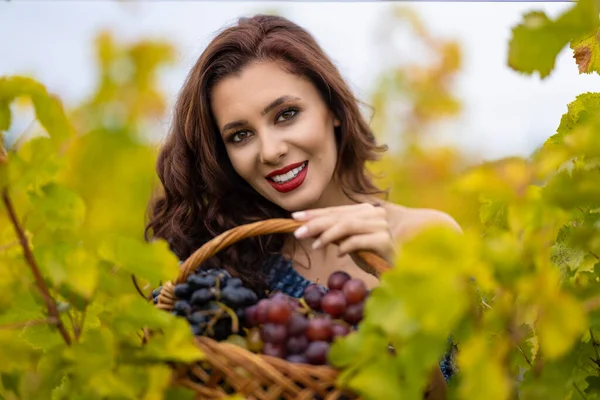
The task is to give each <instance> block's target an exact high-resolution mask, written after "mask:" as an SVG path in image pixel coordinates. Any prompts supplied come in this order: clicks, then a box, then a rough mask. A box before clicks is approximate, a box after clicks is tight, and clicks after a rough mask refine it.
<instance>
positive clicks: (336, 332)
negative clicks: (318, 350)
mask: <svg viewBox="0 0 600 400" xmlns="http://www.w3.org/2000/svg"><path fill="white" fill-rule="evenodd" d="M348 333H350V327H348V325H346V324H344V323H343V322H337V321H334V322H333V323H332V324H331V334H332V336H333V337H332V339H333V340H335V339H337V338H339V337H343V336H346V335H347V334H348Z"/></svg>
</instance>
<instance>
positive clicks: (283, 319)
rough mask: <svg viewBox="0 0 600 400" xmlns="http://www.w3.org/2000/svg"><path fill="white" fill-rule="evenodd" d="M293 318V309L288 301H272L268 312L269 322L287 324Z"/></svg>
mask: <svg viewBox="0 0 600 400" xmlns="http://www.w3.org/2000/svg"><path fill="white" fill-rule="evenodd" d="M291 316H292V307H291V306H290V305H289V303H288V302H287V300H272V301H271V304H270V306H269V309H268V311H267V319H268V320H269V322H274V323H279V324H287V323H288V321H289V320H290V318H291Z"/></svg>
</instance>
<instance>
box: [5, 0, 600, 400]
mask: <svg viewBox="0 0 600 400" xmlns="http://www.w3.org/2000/svg"><path fill="white" fill-rule="evenodd" d="M407 15H409V14H399V16H400V17H402V18H406V16H407ZM599 15H600V3H599V2H598V1H597V0H580V1H578V2H576V3H573V4H572V5H571V6H570V7H569V9H568V10H567V11H566V12H565V13H563V14H562V15H560V16H558V17H556V18H555V19H551V18H549V17H547V16H546V15H545V14H544V13H542V12H531V13H528V14H526V15H525V16H524V17H523V20H522V21H521V22H520V23H519V24H518V25H517V26H515V27H514V29H513V30H512V37H511V39H510V43H509V52H508V65H509V66H510V67H511V68H513V69H514V70H516V71H519V72H521V73H525V74H532V73H538V74H539V75H540V76H541V77H545V76H548V75H549V74H551V72H552V69H553V67H554V62H555V59H556V57H557V55H558V54H559V52H560V51H561V50H563V49H564V48H565V47H569V48H570V50H569V51H572V52H573V56H574V59H575V62H574V64H573V67H574V71H575V73H577V70H578V71H579V73H595V74H599V73H600V61H599V60H600V44H599V38H600V31H599V28H600V19H599ZM408 18H413V20H412V21H413V23H414V21H416V20H415V19H414V17H410V15H409V17H408ZM417 26H418V25H417ZM420 32H421V34H423V35H424V33H423V31H420ZM429 43H435V40H431V41H430V42H429ZM96 50H97V57H98V60H99V77H98V87H97V90H96V91H95V93H94V94H93V95H92V96H91V97H90V98H89V99H86V100H85V101H84V102H82V104H80V105H79V106H78V107H77V108H75V109H73V110H66V109H65V108H64V107H63V105H62V103H61V101H60V99H59V98H58V97H57V96H56V95H55V94H52V93H48V91H47V90H46V88H45V87H44V86H43V85H42V84H41V83H39V82H37V81H36V80H34V79H32V78H28V77H22V76H6V77H0V134H2V133H4V137H5V140H3V141H2V142H0V143H1V144H2V145H1V146H0V190H1V196H2V201H1V202H0V378H1V379H0V399H7V400H9V399H10V400H12V399H53V400H61V399H65V400H66V399H69V400H77V399H85V400H94V399H146V400H155V399H191V398H193V393H192V392H191V391H189V390H187V389H184V388H182V387H178V386H176V385H172V383H171V369H170V367H169V364H170V363H171V362H183V363H188V362H194V361H197V360H201V359H202V358H203V354H202V352H201V351H200V350H198V349H197V348H196V347H195V346H194V344H193V338H192V334H191V331H190V329H189V327H188V326H187V323H186V322H185V321H184V320H182V319H179V318H176V317H175V316H173V315H171V314H169V313H165V312H163V311H160V310H158V309H155V308H154V307H153V305H152V304H151V303H150V302H149V301H147V300H146V299H144V298H143V297H142V296H141V295H140V293H139V292H142V294H144V295H146V296H147V295H148V294H149V293H150V290H151V288H152V287H155V286H157V285H158V284H159V283H160V282H165V281H167V280H171V279H173V278H174V277H175V276H176V275H177V272H178V260H177V259H176V257H175V256H174V255H173V254H172V253H171V252H170V251H169V248H168V246H167V244H166V243H165V242H164V241H155V242H152V243H147V242H145V241H144V240H143V227H144V214H145V211H146V205H147V202H148V199H149V197H150V195H151V193H152V191H153V189H154V188H155V187H156V185H157V180H156V177H155V172H154V161H155V159H156V150H157V147H156V145H155V144H153V143H152V142H151V141H150V140H148V132H147V130H148V129H150V128H149V127H150V126H152V124H153V123H155V121H156V120H157V119H161V118H163V116H164V115H163V114H164V113H165V107H166V104H165V102H164V100H163V97H162V94H161V93H160V91H159V90H158V89H156V88H157V79H158V75H159V73H160V71H161V69H162V68H165V67H168V66H169V64H170V63H172V62H173V61H174V59H175V51H174V48H173V47H172V46H170V45H169V44H168V43H162V42H155V41H153V42H150V41H142V42H139V43H133V44H129V45H122V44H119V43H118V42H116V41H115V40H114V39H113V38H112V37H111V35H110V34H108V33H104V34H102V35H100V36H99V37H98V40H97V43H96ZM437 51H438V52H439V54H441V55H442V58H441V59H442V61H441V62H440V64H438V65H437V66H436V65H434V66H432V67H431V69H428V70H425V71H426V72H423V74H422V75H418V74H416V75H415V74H413V75H410V74H408V75H407V74H406V73H405V72H406V71H404V72H403V73H401V74H399V75H397V76H396V78H393V79H398V80H401V79H405V78H406V79H407V80H405V81H403V82H404V86H401V90H408V92H406V93H409V94H410V98H411V99H412V100H411V101H412V102H413V104H414V109H413V113H412V115H413V117H414V121H417V123H416V124H415V125H413V126H412V127H411V132H417V131H418V130H419V129H420V128H419V127H422V126H423V124H426V123H427V121H430V120H432V119H435V118H437V117H436V116H438V115H454V114H455V113H456V112H458V110H459V109H460V104H459V102H458V100H456V99H454V98H453V97H452V94H451V92H450V91H449V89H447V87H446V86H445V82H447V80H448V79H450V78H449V77H450V76H451V75H452V74H454V73H455V72H456V71H457V70H458V69H459V66H460V56H459V48H458V47H457V45H455V44H447V45H440V47H438V48H437ZM390 76H394V75H390ZM407 77H408V78H407ZM424 77H426V79H425V78H424ZM427 77H429V78H427ZM431 77H437V79H438V80H437V81H432V80H431V79H430V78H431ZM432 82H437V83H432ZM428 84H431V85H432V86H428ZM407 88H408V89H407ZM436 90H437V91H440V92H439V93H443V96H442V97H439V96H435V95H432V93H436ZM379 94H380V97H379V98H377V97H376V96H375V97H374V100H375V101H374V103H375V104H376V105H377V104H383V103H385V99H386V97H385V96H386V94H382V92H380V93H379ZM432 96H433V98H437V99H439V102H437V103H435V104H434V105H435V107H433V109H431V108H428V105H429V104H431V98H432ZM378 101H379V103H378ZM23 108H31V109H32V110H33V112H34V114H35V122H34V123H33V124H32V126H31V127H30V129H28V131H27V132H25V133H24V134H23V135H21V136H20V137H18V138H17V139H16V140H13V141H11V142H9V141H8V140H6V133H7V132H9V131H10V129H11V126H13V125H14V123H13V122H14V121H13V120H14V119H15V116H16V115H18V114H19V113H20V110H21V109H23ZM390 112H391V111H390ZM419 121H421V122H419ZM548 136H549V137H548V140H547V141H546V142H545V143H544V144H543V146H541V147H540V148H539V149H538V150H537V151H536V152H535V153H534V154H532V156H531V157H528V158H520V157H511V158H507V159H502V160H498V161H495V162H489V163H483V164H479V165H473V166H470V167H468V168H464V165H462V160H461V159H460V158H459V157H458V156H457V155H456V154H457V153H453V152H451V151H446V150H444V151H439V152H432V153H428V152H427V151H428V150H426V148H425V147H424V146H422V143H421V142H419V140H418V138H417V139H415V140H413V141H412V144H411V145H410V146H406V147H405V148H404V149H403V150H401V152H400V153H395V154H392V155H390V157H389V158H388V159H387V161H386V160H384V163H383V165H385V171H386V173H387V178H386V179H387V182H389V184H390V186H391V188H392V189H393V190H392V194H393V196H397V200H398V201H400V202H401V201H402V200H401V199H402V196H403V193H411V190H412V189H413V188H414V189H415V191H417V192H418V191H421V192H422V193H429V196H428V197H427V200H428V201H432V200H433V198H434V193H435V191H433V189H431V188H429V189H426V188H425V187H424V186H423V185H422V184H421V182H419V179H407V178H406V176H407V175H409V174H411V173H415V174H417V173H422V174H424V176H425V177H426V178H427V177H429V178H430V179H432V180H433V181H432V182H437V184H439V185H443V190H441V191H440V192H438V193H439V195H438V198H437V201H438V202H439V203H440V204H439V207H437V208H442V206H443V205H444V204H446V201H449V203H448V204H451V206H450V207H451V208H456V209H459V208H460V202H459V201H458V199H460V198H461V197H460V196H463V197H462V198H464V199H468V201H466V202H465V203H464V204H463V207H468V208H469V210H467V211H465V214H464V216H465V221H467V223H464V224H463V227H464V234H457V233H455V232H453V231H447V230H444V229H442V228H433V227H432V228H431V229H427V230H424V231H423V232H422V233H421V234H419V235H418V236H416V237H414V238H412V239H410V240H409V241H408V242H407V243H405V244H403V246H402V251H401V252H400V253H399V255H398V258H397V260H396V262H395V268H394V269H393V270H392V271H390V272H388V273H386V274H385V275H383V276H382V280H381V285H380V286H379V287H378V288H376V289H375V290H374V291H373V293H372V295H371V297H370V298H369V300H368V302H367V305H366V316H365V320H364V322H363V323H362V324H361V326H360V328H359V330H358V331H357V332H356V333H353V334H351V335H349V336H348V337H346V338H344V339H342V340H340V341H339V342H338V343H337V344H335V345H334V347H333V348H332V352H331V354H330V355H331V362H332V363H333V364H334V365H336V366H337V367H339V368H340V369H341V370H342V373H341V374H340V378H339V383H340V385H343V386H347V387H349V388H351V389H353V390H355V391H357V392H358V393H360V394H362V395H363V396H364V397H365V399H384V398H385V399H388V398H389V399H400V398H402V399H419V398H421V393H422V392H423V389H424V388H425V386H426V383H427V378H428V376H429V372H430V371H431V368H433V367H434V366H435V365H437V364H438V362H439V361H440V355H441V354H443V353H445V352H446V351H447V350H448V347H449V336H451V342H452V343H454V345H455V346H456V347H457V349H458V351H457V352H456V355H455V357H456V362H457V367H458V374H457V375H455V376H454V377H453V378H452V379H451V380H450V382H449V396H450V398H461V399H482V398H484V399H492V400H496V399H498V400H502V399H513V398H521V399H577V398H581V399H590V400H591V399H599V398H600V189H599V188H600V185H598V182H600V93H582V94H581V95H579V96H577V97H576V98H575V99H573V100H572V102H571V103H570V104H568V106H567V107H566V112H565V114H564V115H563V116H562V118H561V120H560V124H559V126H558V127H557V130H556V132H555V133H554V134H552V133H549V135H548ZM413 137H417V136H414V135H413ZM440 154H441V155H442V156H443V157H439V155H440ZM392 160H394V162H392ZM411 163H412V164H411ZM415 165H420V166H421V167H422V168H421V169H420V170H419V169H417V170H415V169H414V168H413V167H414V166H415ZM448 165H452V166H453V167H454V169H452V170H451V171H450V172H446V173H445V174H438V173H437V172H436V171H438V169H439V170H443V169H445V168H446V167H447V166H448ZM459 167H460V168H459ZM415 171H417V172H415ZM428 171H429V174H427V173H428ZM425 181H426V179H425ZM440 187H442V186H440ZM425 190H428V191H427V192H423V191H425ZM418 200H419V198H418V197H416V196H415V197H412V202H413V203H415V204H411V205H418V204H417V203H418ZM427 206H432V205H431V204H427ZM474 213H475V215H476V216H477V217H478V220H477V221H474V220H473V219H472V218H471V216H472V215H473V214H474ZM133 276H134V277H135V283H136V284H137V288H138V289H139V291H138V289H136V285H134V280H133V279H132V277H133ZM143 328H147V329H150V330H152V331H153V332H158V333H157V334H156V335H154V336H153V337H152V338H151V339H150V340H148V341H147V342H146V341H143V340H142V337H143V335H142V329H143ZM390 343H391V344H393V345H394V347H395V349H396V352H395V353H394V354H391V353H390V352H389V351H388V345H389V344H390Z"/></svg>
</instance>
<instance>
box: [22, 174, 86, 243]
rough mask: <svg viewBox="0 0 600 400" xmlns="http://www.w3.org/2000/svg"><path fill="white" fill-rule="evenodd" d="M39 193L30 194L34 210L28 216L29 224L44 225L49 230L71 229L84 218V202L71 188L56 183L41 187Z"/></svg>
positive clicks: (77, 225) (75, 227)
mask: <svg viewBox="0 0 600 400" xmlns="http://www.w3.org/2000/svg"><path fill="white" fill-rule="evenodd" d="M41 192H42V193H41V194H38V193H32V194H31V205H32V206H33V208H34V211H35V212H33V213H32V214H31V216H30V217H29V218H30V219H29V221H28V223H29V225H31V226H40V224H44V227H45V228H46V229H47V230H49V231H57V230H68V231H73V230H76V229H77V228H79V227H80V226H81V224H82V223H83V221H84V219H85V204H84V202H83V200H82V199H81V197H80V196H79V195H77V193H75V192H73V191H72V190H71V189H69V188H67V187H64V186H62V185H59V184H56V183H50V184H48V185H45V186H43V187H42V188H41Z"/></svg>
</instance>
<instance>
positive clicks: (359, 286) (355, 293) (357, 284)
mask: <svg viewBox="0 0 600 400" xmlns="http://www.w3.org/2000/svg"><path fill="white" fill-rule="evenodd" d="M342 291H343V292H344V296H345V297H346V301H347V302H348V304H356V303H360V302H361V301H363V300H364V299H365V297H367V285H366V284H365V283H364V282H363V281H361V280H360V279H350V280H349V281H347V282H346V283H345V284H344V287H343V288H342Z"/></svg>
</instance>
